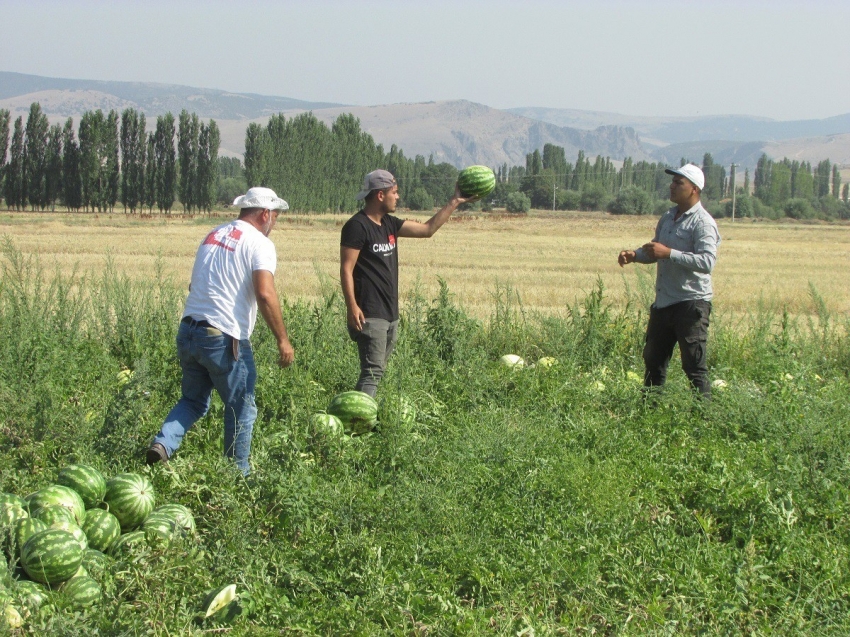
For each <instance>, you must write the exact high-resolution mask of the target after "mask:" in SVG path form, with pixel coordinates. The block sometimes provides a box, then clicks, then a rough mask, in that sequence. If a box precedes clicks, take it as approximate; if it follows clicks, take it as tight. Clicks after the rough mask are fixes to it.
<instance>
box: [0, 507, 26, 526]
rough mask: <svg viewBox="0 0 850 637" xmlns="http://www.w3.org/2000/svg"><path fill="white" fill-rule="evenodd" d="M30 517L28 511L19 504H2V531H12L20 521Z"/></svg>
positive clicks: (0, 522) (0, 513) (0, 511)
mask: <svg viewBox="0 0 850 637" xmlns="http://www.w3.org/2000/svg"><path fill="white" fill-rule="evenodd" d="M28 517H29V513H27V510H26V509H25V508H24V507H22V506H21V505H20V504H18V503H17V502H6V503H3V504H0V529H3V528H9V529H12V528H14V526H15V523H16V522H17V521H18V520H21V519H23V518H28Z"/></svg>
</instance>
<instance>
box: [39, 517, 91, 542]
mask: <svg viewBox="0 0 850 637" xmlns="http://www.w3.org/2000/svg"><path fill="white" fill-rule="evenodd" d="M49 528H51V529H60V530H62V531H67V532H68V533H70V534H71V535H73V536H74V539H75V540H77V542H78V543H79V544H80V548H81V549H87V548H88V546H89V540H88V538H87V537H86V533H85V531H83V530H82V529H81V528H80V527H79V526H77V523H76V522H69V521H67V520H59V521H57V522H54V523H53V524H51V525H50V526H49Z"/></svg>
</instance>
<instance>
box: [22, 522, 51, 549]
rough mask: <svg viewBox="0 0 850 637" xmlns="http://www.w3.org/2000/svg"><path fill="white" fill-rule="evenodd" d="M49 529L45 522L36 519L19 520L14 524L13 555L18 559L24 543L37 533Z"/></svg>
mask: <svg viewBox="0 0 850 637" xmlns="http://www.w3.org/2000/svg"><path fill="white" fill-rule="evenodd" d="M48 528H50V527H49V526H48V525H47V522H43V521H42V520H39V519H38V518H21V519H20V520H18V521H17V522H16V523H15V555H16V556H18V557H20V555H21V549H22V548H23V546H24V544H26V541H27V540H28V539H30V538H31V537H32V536H33V535H35V534H36V533H38V532H39V531H46V530H47V529H48Z"/></svg>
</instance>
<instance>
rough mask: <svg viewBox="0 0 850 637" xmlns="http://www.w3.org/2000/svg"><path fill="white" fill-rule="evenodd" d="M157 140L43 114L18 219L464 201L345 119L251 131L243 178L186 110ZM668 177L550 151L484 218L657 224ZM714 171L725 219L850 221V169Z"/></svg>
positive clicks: (16, 201) (32, 128)
mask: <svg viewBox="0 0 850 637" xmlns="http://www.w3.org/2000/svg"><path fill="white" fill-rule="evenodd" d="M9 125H10V121H9V113H8V111H0V151H2V152H0V168H2V167H3V163H4V162H5V160H6V154H7V153H6V148H7V146H8V145H9ZM146 126H147V125H146V120H145V116H144V114H143V113H139V112H137V111H135V110H134V109H126V110H125V111H124V112H123V113H122V114H121V116H120V119H119V116H118V114H117V113H116V112H115V111H111V112H110V113H109V114H107V115H104V113H103V112H102V111H99V110H98V111H94V112H87V113H85V114H84V115H83V117H82V119H81V121H80V127H79V144H78V143H77V141H76V138H75V131H74V126H73V121H72V120H71V119H70V118H69V119H68V121H67V122H66V123H65V125H64V127H62V126H60V125H59V124H55V125H54V126H49V125H48V122H47V118H46V116H45V115H44V114H43V113H42V112H41V108H40V107H39V105H38V104H37V103H35V104H33V105H32V107H31V109H30V114H29V117H28V119H27V122H26V125H25V126H24V123H23V118H21V117H19V118H18V119H17V120H16V121H15V124H14V133H13V134H12V136H11V147H10V152H9V162H8V165H6V166H5V169H3V171H2V172H3V173H4V175H5V179H4V188H3V193H4V195H5V198H6V203H7V205H8V206H10V207H12V208H16V209H21V208H23V207H25V206H26V205H31V206H32V208H33V209H34V210H35V209H41V210H44V209H45V208H48V207H52V206H53V205H54V204H55V203H56V202H59V201H61V202H62V203H64V204H65V205H66V206H67V207H69V208H70V209H72V210H79V209H81V208H82V209H85V210H112V209H113V207H114V206H115V205H116V202H117V201H119V200H120V201H121V203H122V204H123V206H124V208H125V210H127V211H130V212H135V211H136V210H138V209H143V208H148V209H149V210H152V209H153V207H154V206H156V207H157V208H158V209H159V210H160V211H161V212H169V211H170V210H171V208H172V206H173V204H174V202H175V200H176V199H178V198H179V201H180V203H181V204H182V206H183V209H184V211H186V212H193V211H202V210H206V211H209V210H210V209H211V207H212V205H213V204H214V202H216V201H218V202H219V203H224V204H226V203H229V202H230V201H232V199H233V197H235V196H236V195H238V194H240V193H241V192H244V191H245V188H247V187H248V186H249V185H251V186H253V185H262V186H268V187H271V188H274V189H275V190H276V191H278V192H279V193H280V194H281V195H282V196H283V197H285V198H286V199H287V201H289V203H290V206H291V208H292V209H293V210H300V211H339V212H351V211H354V210H356V208H357V205H358V202H357V201H356V200H355V199H354V193H356V192H357V191H358V190H359V189H360V185H361V179H362V177H363V175H364V174H365V173H367V172H369V171H370V170H373V169H375V168H376V167H383V168H386V169H387V170H389V171H391V172H392V173H393V174H394V175H395V176H396V179H397V180H398V183H399V190H400V193H401V198H402V203H403V205H405V206H407V207H409V208H411V209H414V210H430V209H432V208H433V207H434V206H435V205H440V204H442V203H443V202H444V201H446V200H447V199H448V198H449V197H450V196H451V194H452V191H453V188H454V183H455V181H456V180H457V175H458V170H457V168H455V167H454V166H453V165H451V164H449V163H446V162H442V163H436V162H435V161H434V158H433V156H431V157H430V158H428V159H427V160H426V159H425V157H423V156H422V155H417V156H415V157H413V158H409V157H406V156H405V155H404V152H403V151H402V150H401V149H399V148H398V147H397V146H395V145H393V146H392V147H391V148H390V150H389V152H385V151H384V149H383V147H382V146H381V145H380V144H376V143H375V141H374V140H373V138H372V137H371V136H370V135H369V134H367V133H366V132H364V131H363V130H361V128H360V121H359V120H358V119H357V118H355V117H354V116H353V115H351V114H343V115H340V116H339V117H338V118H337V119H336V120H335V121H334V122H333V124H332V125H331V126H330V127H329V126H327V125H326V124H324V123H322V122H321V121H319V120H318V119H317V118H316V117H315V116H314V115H313V114H312V113H304V114H301V115H298V116H296V117H292V118H290V119H287V118H285V117H284V116H283V115H282V114H281V115H274V116H272V117H271V118H270V119H269V121H268V124H267V125H266V126H261V125H259V124H256V123H252V124H250V125H249V126H248V128H247V131H246V136H245V155H244V168H243V165H242V163H241V162H240V161H239V160H238V159H233V158H218V148H219V144H220V134H219V130H218V126H217V125H216V123H215V121H213V120H210V121H209V123H205V122H203V121H201V120H200V119H199V118H198V116H197V115H195V114H189V113H188V112H186V111H185V110H184V111H183V112H181V113H180V116H179V119H178V122H177V123H176V125H175V121H174V117H173V116H172V115H171V114H170V113H169V114H166V115H163V116H160V117H157V121H156V128H155V130H154V131H151V132H147V128H146ZM175 142H176V144H175ZM686 161H688V160H686V159H685V158H682V160H681V163H683V164H684V163H686ZM666 168H667V165H666V164H663V163H660V162H648V161H643V160H641V161H633V160H632V159H631V158H630V157H627V158H626V159H625V160H624V161H623V163H622V165H621V166H620V167H619V168H618V167H617V166H616V165H614V163H613V162H612V161H611V159H610V158H608V157H602V156H597V157H596V158H595V159H593V160H591V159H590V158H589V157H587V156H586V155H585V153H584V152H583V151H579V153H578V156H577V158H576V161H575V163H571V162H569V161H567V158H566V152H565V150H564V148H562V147H560V146H557V145H554V144H545V145H544V146H543V148H542V150H535V151H534V152H532V153H529V154H528V155H527V156H526V162H525V166H508V165H507V164H503V165H502V166H498V167H496V169H495V172H496V176H497V184H496V189H495V191H494V192H493V193H492V194H491V195H490V196H489V197H488V198H487V199H486V200H485V201H483V202H482V203H481V204H480V205H481V206H483V207H484V208H485V209H488V208H494V207H505V208H507V209H509V210H511V211H517V212H518V211H523V210H528V209H530V208H531V207H535V208H550V209H551V208H557V209H559V210H603V209H607V210H609V211H611V212H614V213H617V214H652V213H658V212H661V211H662V210H664V209H666V208H667V207H668V206H669V205H670V204H669V201H668V187H669V184H670V177H669V175H667V174H666V173H665V169H666ZM702 168H703V171H704V173H705V176H706V184H705V188H704V190H703V201H704V202H705V203H706V206H707V207H708V208H709V210H711V212H712V213H713V214H715V216H722V215H723V214H730V213H731V202H730V201H729V200H730V199H731V198H732V195H733V184H734V190H735V193H734V194H735V195H736V198H737V200H738V201H737V206H738V209H737V210H736V214H737V215H738V216H768V217H776V216H781V215H789V216H792V217H817V216H823V217H836V216H838V217H848V216H850V214H848V204H847V199H848V187H847V184H845V185H844V187H843V189H842V187H841V186H842V184H841V177H840V174H839V172H838V167H837V166H835V165H832V164H831V163H830V162H829V160H824V161H822V162H820V163H818V164H817V166H815V167H813V166H812V165H811V164H809V163H808V162H799V161H790V160H788V159H783V160H781V161H773V160H771V159H769V158H768V157H767V156H762V158H761V159H760V160H759V162H758V166H757V167H756V170H755V175H754V180H753V184H752V185H753V188H752V189H751V188H750V175H749V171H748V170H747V171H745V173H744V178H743V182H742V183H739V181H740V180H739V179H737V178H736V175H735V167H734V166H732V167H731V170H730V172H729V174H728V176H727V172H726V169H725V167H724V166H721V165H719V164H716V163H715V162H714V160H713V158H712V156H711V154H710V153H706V154H705V155H704V156H703V159H702ZM751 191H752V192H751ZM751 194H752V196H750V195H751Z"/></svg>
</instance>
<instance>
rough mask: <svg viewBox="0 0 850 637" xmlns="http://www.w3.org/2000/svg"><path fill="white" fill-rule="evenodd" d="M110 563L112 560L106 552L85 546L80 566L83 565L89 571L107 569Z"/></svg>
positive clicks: (95, 571) (94, 571)
mask: <svg viewBox="0 0 850 637" xmlns="http://www.w3.org/2000/svg"><path fill="white" fill-rule="evenodd" d="M111 564H112V560H111V559H110V558H109V557H108V556H107V555H106V553H103V552H101V551H98V550H97V549H93V548H87V549H86V550H85V551H83V563H82V564H81V566H85V567H86V570H87V571H89V572H90V573H97V572H99V571H105V570H108V569H109V567H110V565H111Z"/></svg>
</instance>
